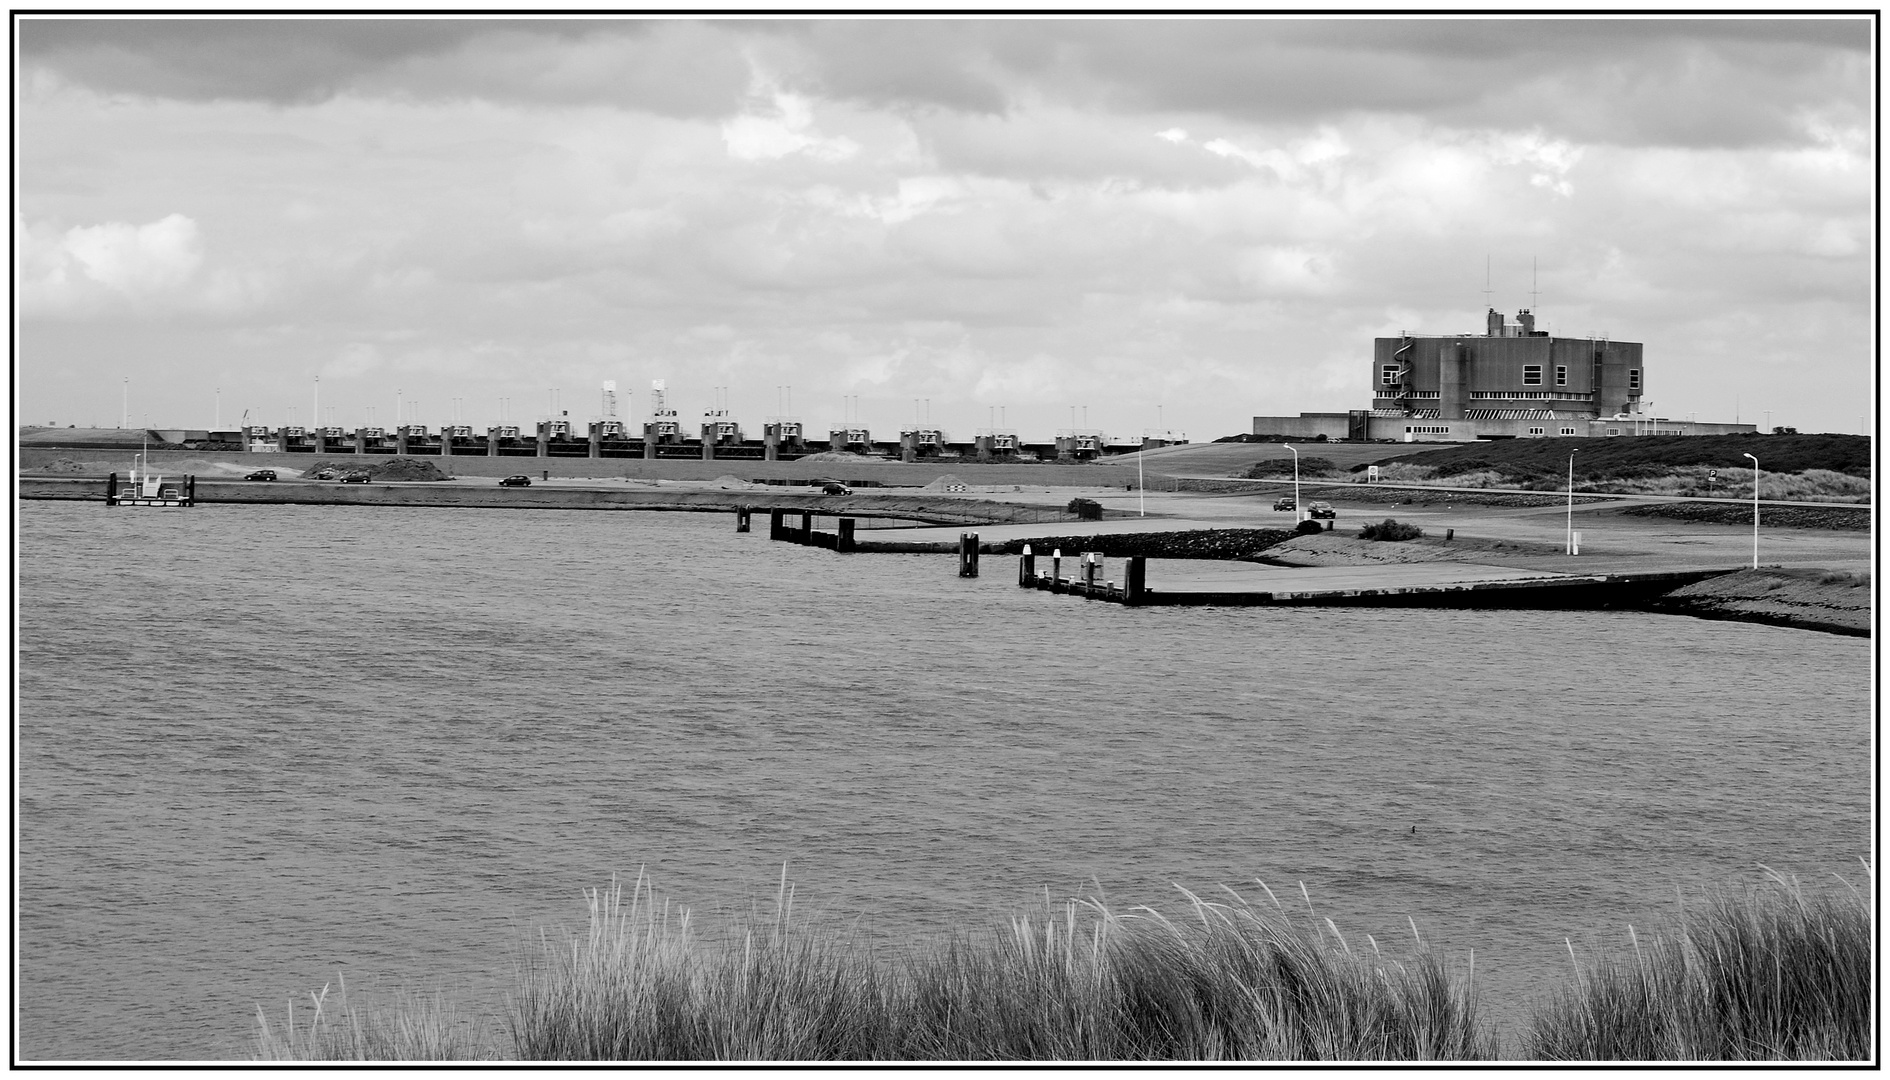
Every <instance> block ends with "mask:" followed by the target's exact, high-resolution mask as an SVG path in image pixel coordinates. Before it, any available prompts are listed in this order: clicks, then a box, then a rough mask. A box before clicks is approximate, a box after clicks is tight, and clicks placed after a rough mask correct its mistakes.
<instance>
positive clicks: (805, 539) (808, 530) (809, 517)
mask: <svg viewBox="0 0 1890 1080" xmlns="http://www.w3.org/2000/svg"><path fill="white" fill-rule="evenodd" d="M813 535H814V512H813V511H812V510H803V511H801V531H800V535H799V536H797V537H795V540H796V541H798V542H799V543H803V544H811V543H813V540H812V539H810V538H811V537H812V536H813Z"/></svg>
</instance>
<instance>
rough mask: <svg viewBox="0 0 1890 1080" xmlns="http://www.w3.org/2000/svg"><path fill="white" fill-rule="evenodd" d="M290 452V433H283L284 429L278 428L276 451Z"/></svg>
mask: <svg viewBox="0 0 1890 1080" xmlns="http://www.w3.org/2000/svg"><path fill="white" fill-rule="evenodd" d="M288 452H289V437H288V435H286V434H284V433H283V430H282V429H281V428H277V429H276V453H278V454H286V453H288Z"/></svg>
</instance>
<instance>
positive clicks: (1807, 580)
mask: <svg viewBox="0 0 1890 1080" xmlns="http://www.w3.org/2000/svg"><path fill="white" fill-rule="evenodd" d="M1652 606H1653V608H1654V609H1655V610H1656V611H1665V612H1670V613H1672V614H1676V615H1693V616H1696V617H1698V618H1703V619H1735V620H1738V621H1741V622H1760V623H1769V624H1771V625H1773V626H1789V627H1793V628H1796V629H1800V630H1821V631H1824V632H1825V633H1830V634H1848V635H1851V636H1854V637H1868V636H1870V615H1871V611H1872V604H1871V595H1870V575H1869V574H1852V573H1846V572H1844V571H1838V570H1806V569H1796V568H1792V569H1787V568H1784V567H1766V568H1761V569H1758V570H1740V571H1737V572H1736V573H1731V574H1723V575H1721V576H1719V577H1715V578H1708V579H1707V580H1705V581H1699V582H1695V583H1693V584H1692V585H1687V586H1685V587H1683V588H1679V589H1675V590H1674V591H1672V592H1670V593H1667V594H1666V595H1665V596H1662V597H1660V598H1658V599H1657V600H1655V601H1653V604H1652Z"/></svg>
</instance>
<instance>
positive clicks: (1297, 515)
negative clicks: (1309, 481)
mask: <svg viewBox="0 0 1890 1080" xmlns="http://www.w3.org/2000/svg"><path fill="white" fill-rule="evenodd" d="M1280 445H1281V446H1284V447H1286V448H1287V449H1288V450H1293V447H1292V446H1291V445H1290V444H1288V443H1281V444H1280ZM1293 520H1294V521H1305V520H1306V508H1305V507H1303V506H1301V505H1300V504H1299V451H1298V450H1293Z"/></svg>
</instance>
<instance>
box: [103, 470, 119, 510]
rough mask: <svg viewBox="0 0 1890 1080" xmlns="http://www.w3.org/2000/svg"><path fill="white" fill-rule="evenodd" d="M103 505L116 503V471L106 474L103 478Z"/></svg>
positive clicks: (115, 504) (114, 504)
mask: <svg viewBox="0 0 1890 1080" xmlns="http://www.w3.org/2000/svg"><path fill="white" fill-rule="evenodd" d="M105 505H106V506H117V505H118V474H117V473H113V474H111V475H110V476H107V477H106V478H105Z"/></svg>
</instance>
